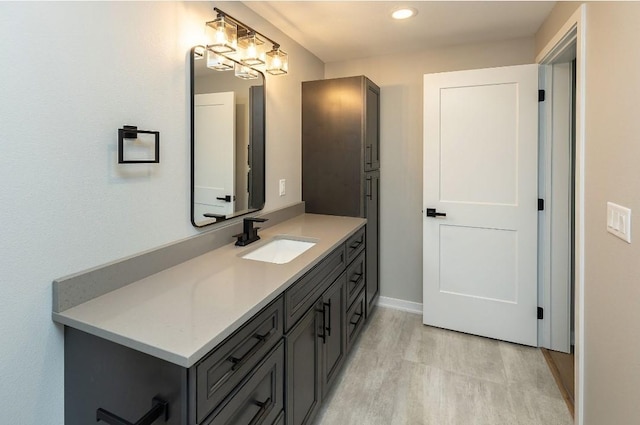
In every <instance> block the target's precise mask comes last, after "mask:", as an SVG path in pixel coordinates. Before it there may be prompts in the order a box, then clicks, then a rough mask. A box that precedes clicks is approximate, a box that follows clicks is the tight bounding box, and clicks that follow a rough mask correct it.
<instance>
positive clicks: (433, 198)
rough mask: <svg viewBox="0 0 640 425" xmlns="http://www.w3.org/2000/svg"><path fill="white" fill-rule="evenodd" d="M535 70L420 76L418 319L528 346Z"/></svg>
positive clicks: (533, 314) (533, 255)
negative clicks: (421, 190)
mask: <svg viewBox="0 0 640 425" xmlns="http://www.w3.org/2000/svg"><path fill="white" fill-rule="evenodd" d="M537 135H538V68H537V65H521V66H512V67H504V68H490V69H480V70H471V71H459V72H447V73H440V74H427V75H425V76H424V182H423V183H424V197H423V202H424V208H425V211H424V213H426V212H427V211H428V209H432V208H433V209H435V211H436V212H437V213H444V214H446V216H439V215H437V216H435V217H427V216H426V214H425V216H424V218H423V220H424V221H423V248H424V249H423V255H424V259H423V267H424V274H423V279H424V281H423V294H424V295H423V298H424V299H423V309H424V313H423V322H424V323H425V324H427V325H432V326H437V327H442V328H447V329H452V330H456V331H461V332H467V333H471V334H475V335H482V336H486V337H490V338H496V339H500V340H505V341H512V342H516V343H520V344H527V345H533V346H535V345H537V199H538V198H537V194H538V190H537V173H538V169H537V166H538V162H537V161H538V159H537V156H538V136H537Z"/></svg>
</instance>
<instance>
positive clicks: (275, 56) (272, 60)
mask: <svg viewBox="0 0 640 425" xmlns="http://www.w3.org/2000/svg"><path fill="white" fill-rule="evenodd" d="M266 58H267V67H266V71H267V72H268V73H269V74H273V75H282V74H286V73H287V72H289V55H288V54H287V53H285V52H283V51H282V50H280V49H279V48H277V47H274V48H273V50H271V51H270V52H267V54H266Z"/></svg>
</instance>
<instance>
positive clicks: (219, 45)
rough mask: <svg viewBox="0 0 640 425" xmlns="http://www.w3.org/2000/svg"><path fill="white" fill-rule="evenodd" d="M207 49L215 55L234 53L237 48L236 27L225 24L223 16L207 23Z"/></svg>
mask: <svg viewBox="0 0 640 425" xmlns="http://www.w3.org/2000/svg"><path fill="white" fill-rule="evenodd" d="M206 30H207V39H208V43H209V44H207V49H210V50H212V51H213V52H215V53H230V52H235V51H236V49H237V47H238V26H237V25H236V24H234V23H232V22H227V21H225V19H224V16H219V17H217V18H216V19H214V20H213V21H210V22H207V26H206Z"/></svg>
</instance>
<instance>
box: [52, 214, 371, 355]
mask: <svg viewBox="0 0 640 425" xmlns="http://www.w3.org/2000/svg"><path fill="white" fill-rule="evenodd" d="M363 224H365V220H364V219H361V218H354V217H337V216H325V215H315V214H303V215H300V216H297V217H295V218H293V219H290V220H287V221H285V222H282V223H280V224H277V225H275V226H273V227H270V228H268V229H264V230H261V231H260V233H259V234H260V237H261V238H262V239H261V240H260V241H257V242H254V243H252V244H250V245H248V246H246V247H237V246H235V245H234V244H233V242H231V243H229V244H228V245H225V246H223V247H222V248H218V249H215V250H213V251H209V252H208V253H206V254H204V255H201V256H199V257H196V258H193V259H191V260H189V261H185V262H184V263H181V264H178V265H177V266H174V267H171V268H169V269H166V270H164V271H162V272H160V273H156V274H154V275H152V276H149V277H147V278H145V279H142V280H139V281H137V282H134V283H131V284H129V285H127V286H124V287H122V288H120V289H117V290H115V291H112V292H109V293H107V294H105V295H102V296H100V297H97V298H94V299H92V300H90V301H87V302H85V303H83V304H80V305H78V306H76V307H73V308H70V309H68V310H65V311H63V312H61V313H53V319H54V320H55V321H56V322H59V323H62V324H64V325H67V326H70V327H73V328H76V329H79V330H82V331H84V332H87V333H90V334H93V335H96V336H99V337H102V338H105V339H108V340H110V341H113V342H116V343H119V344H122V345H124V346H127V347H130V348H133V349H135V350H138V351H142V352H144V353H147V354H150V355H152V356H155V357H158V358H161V359H163V360H166V361H169V362H171V363H175V364H177V365H180V366H184V367H191V366H193V365H194V364H195V363H196V362H197V361H198V360H200V359H201V358H202V357H203V356H204V355H205V354H207V353H208V352H209V351H210V350H211V349H213V348H214V347H215V346H216V345H218V344H219V343H220V342H222V341H223V340H224V339H225V338H226V337H228V336H229V335H231V334H232V333H233V332H234V331H235V330H237V329H238V328H239V327H240V326H241V325H242V324H243V323H244V322H246V321H247V320H248V319H250V318H251V317H252V316H253V315H254V314H256V313H257V312H258V311H260V310H261V309H262V308H263V307H265V306H266V305H268V304H269V303H270V302H271V301H273V300H274V299H276V298H277V297H278V295H280V294H281V293H282V292H283V291H284V290H285V289H286V288H287V287H289V286H290V285H291V284H292V283H294V282H295V281H296V280H297V279H298V278H299V277H301V276H302V275H303V274H304V273H306V272H307V271H308V270H309V269H311V268H312V267H313V266H314V265H315V264H317V263H318V262H319V261H320V259H321V258H322V257H323V256H324V255H326V254H328V253H329V252H331V251H332V250H333V249H334V248H336V247H337V246H338V245H340V244H341V243H343V242H344V241H345V240H346V239H347V238H348V237H349V236H351V235H352V234H353V233H355V231H356V230H358V229H359V228H360V227H361V226H362V225H363ZM278 235H290V236H296V237H307V238H314V239H317V240H318V242H317V243H316V245H315V246H313V247H312V248H311V249H309V250H308V251H306V252H304V253H302V254H301V255H300V256H299V257H297V258H295V259H293V260H292V261H291V262H289V263H286V264H272V263H266V262H260V261H254V260H246V259H243V258H241V256H242V255H244V254H245V253H247V252H249V251H253V250H255V249H256V248H258V247H260V246H261V245H263V244H266V243H268V242H269V241H270V240H271V239H272V238H273V237H274V236H278Z"/></svg>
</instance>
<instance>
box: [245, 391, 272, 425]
mask: <svg viewBox="0 0 640 425" xmlns="http://www.w3.org/2000/svg"><path fill="white" fill-rule="evenodd" d="M254 403H255V405H256V406H259V407H260V410H258V413H256V415H255V416H254V417H253V419H251V422H249V425H258V424H259V423H262V422H263V421H264V417H265V416H266V414H267V412H268V411H269V407H271V397H269V398H268V399H266V400H265V401H263V402H259V401H254Z"/></svg>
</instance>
